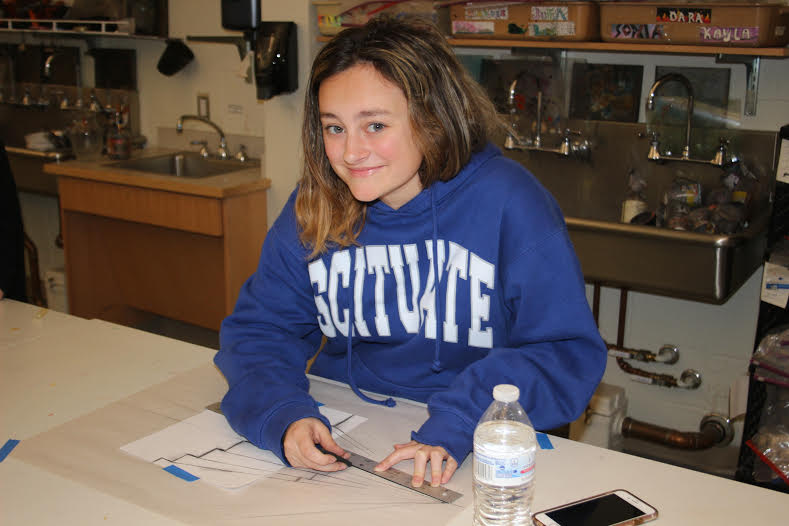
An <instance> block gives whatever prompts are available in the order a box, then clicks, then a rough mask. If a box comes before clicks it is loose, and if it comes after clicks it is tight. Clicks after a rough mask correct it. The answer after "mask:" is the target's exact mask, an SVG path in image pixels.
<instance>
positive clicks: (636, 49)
mask: <svg viewBox="0 0 789 526" xmlns="http://www.w3.org/2000/svg"><path fill="white" fill-rule="evenodd" d="M331 38H332V37H330V36H326V35H321V36H319V37H318V42H328V41H329V40H331ZM447 41H448V42H449V43H450V45H452V46H454V47H498V48H502V47H505V48H506V47H509V48H532V49H568V50H573V51H609V52H612V53H617V52H623V51H624V52H631V53H669V54H671V53H675V54H680V55H744V56H751V57H773V58H787V57H789V47H731V46H694V45H681V44H677V45H665V44H628V43H620V42H574V41H570V40H505V39H492V38H452V37H448V38H447Z"/></svg>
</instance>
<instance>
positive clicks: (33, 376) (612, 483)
mask: <svg viewBox="0 0 789 526" xmlns="http://www.w3.org/2000/svg"><path fill="white" fill-rule="evenodd" d="M44 312H45V314H44V315H43V316H41V314H42V313H44ZM212 357H213V351H211V350H209V349H204V348H201V347H197V346H194V345H190V344H186V343H183V342H179V341H175V340H170V339H167V338H163V337H159V336H155V335H151V334H147V333H143V332H140V331H136V330H133V329H129V328H126V327H120V326H117V325H113V324H109V323H106V322H101V321H97V320H82V319H79V318H74V317H71V316H67V315H63V314H58V313H56V312H51V311H41V310H40V309H38V308H37V307H32V306H30V305H26V304H21V303H17V302H13V301H8V300H5V301H0V395H2V396H0V442H3V443H4V442H5V440H6V439H8V438H15V439H19V440H21V442H20V444H19V446H17V448H16V449H15V450H14V451H13V452H12V453H11V454H10V455H9V457H8V458H6V459H5V461H3V462H2V463H0V510H2V512H1V513H0V523H2V524H53V523H57V524H75V525H77V524H79V525H86V524H87V525H90V524H129V525H132V524H135V525H136V524H153V525H159V524H162V525H173V524H220V523H228V524H264V523H265V524H315V523H319V524H321V526H326V525H332V524H342V525H346V524H362V523H369V522H372V521H374V522H375V523H376V524H380V525H385V524H404V523H413V524H423V523H431V524H452V525H468V524H470V523H471V514H472V510H471V483H470V481H471V477H470V462H469V461H468V460H467V462H466V463H464V465H463V466H462V467H461V469H460V470H459V471H458V473H457V474H456V475H455V477H453V480H452V481H451V482H450V484H449V486H450V487H451V488H452V489H455V490H457V491H460V492H461V493H463V494H464V497H463V498H462V499H461V500H459V501H458V502H457V505H456V506H454V505H445V504H440V503H437V502H436V501H433V500H432V499H429V498H427V497H423V496H421V495H418V494H416V493H413V492H411V491H408V490H404V489H398V488H390V487H385V486H379V485H376V482H377V481H379V480H380V479H377V478H376V481H375V482H371V483H370V484H369V487H365V488H363V489H362V490H359V489H355V490H354V489H350V490H349V489H348V488H343V487H342V485H340V484H324V485H323V486H317V485H316V484H307V483H302V484H300V485H295V484H291V485H288V484H283V483H281V482H277V481H271V482H266V481H264V482H261V483H258V484H255V485H253V486H250V487H248V488H246V489H244V490H239V491H236V492H226V491H222V490H219V489H217V488H215V487H212V486H208V485H207V484H202V483H201V482H202V481H198V482H195V483H186V482H184V481H182V480H180V479H177V478H175V477H172V476H169V475H167V474H164V473H163V472H162V470H161V469H160V468H158V467H156V466H153V465H152V464H148V463H145V462H143V461H140V460H139V459H136V458H134V457H131V456H129V455H126V454H124V453H123V452H121V451H120V450H119V449H118V448H119V447H120V446H121V445H124V444H125V443H128V442H131V441H133V440H136V439H137V438H140V437H143V436H146V435H148V434H150V433H151V432H154V431H156V430H158V429H161V428H164V427H166V426H167V425H169V423H171V422H174V421H178V420H181V419H184V418H186V417H188V416H191V415H192V414H195V413H197V412H199V411H200V410H202V408H204V407H205V406H206V405H207V404H209V403H211V402H215V401H217V400H218V399H219V397H221V395H222V393H223V392H224V390H225V389H226V384H225V383H224V379H223V378H222V377H221V375H220V374H219V372H218V371H217V370H216V369H215V368H214V367H213V365H212V364H211V363H210V362H211V358H212ZM312 389H313V394H314V395H315V396H316V397H317V398H318V399H319V400H321V401H323V402H325V403H326V404H327V405H331V406H336V407H338V408H341V409H345V410H347V411H349V412H353V413H354V414H359V415H362V416H365V417H367V418H368V419H369V420H368V422H367V423H366V424H365V425H364V426H359V428H357V430H355V431H354V433H356V435H355V437H356V438H357V439H359V440H360V441H362V442H364V443H365V444H366V445H367V446H370V448H371V454H370V455H368V456H373V457H375V456H380V455H383V454H385V452H386V451H388V448H389V447H390V444H391V443H394V442H397V441H402V440H404V439H405V438H407V436H408V433H409V432H410V430H411V429H412V428H413V427H414V426H416V425H418V423H419V421H420V420H421V419H423V418H424V415H425V409H424V407H423V406H421V405H419V404H411V403H408V402H405V401H401V402H400V403H398V406H397V407H396V408H394V409H383V408H380V407H377V406H372V405H370V404H365V403H364V402H361V401H360V400H358V399H357V398H356V397H355V396H354V395H353V394H352V393H351V392H350V390H348V389H347V388H345V387H344V386H338V385H336V384H333V383H330V382H322V381H319V380H316V381H313V387H312ZM551 440H552V442H553V444H554V446H555V449H552V450H541V451H539V452H538V457H537V491H536V495H535V502H534V507H535V509H542V508H546V507H551V506H554V505H557V504H560V503H563V502H569V501H572V500H576V499H579V498H583V497H586V496H589V495H593V494H596V493H601V492H603V491H605V490H609V489H616V488H625V489H628V490H630V491H632V492H633V493H635V494H636V495H638V496H640V497H642V498H643V499H644V500H646V501H647V502H649V503H650V504H652V505H653V506H655V507H656V508H657V509H658V510H659V513H660V518H659V519H658V521H657V522H656V524H671V525H698V524H774V525H784V524H786V523H787V517H789V495H786V494H783V493H778V492H775V491H770V490H765V489H761V488H758V487H755V486H749V485H746V484H741V483H738V482H734V481H730V480H726V479H723V478H719V477H714V476H711V475H706V474H702V473H698V472H694V471H690V470H686V469H683V468H678V467H675V466H671V465H668V464H662V463H658V462H653V461H650V460H646V459H642V458H638V457H634V456H631V455H626V454H622V453H617V452H613V451H608V450H605V449H600V448H596V447H593V446H589V445H586V444H581V443H576V442H572V441H569V440H564V439H561V438H557V437H551ZM398 467H399V468H401V469H403V470H407V469H408V466H407V465H401V466H398ZM351 471H354V472H355V471H356V470H349V473H348V474H350V472H351ZM348 474H346V475H348ZM355 476H357V477H368V476H369V475H366V474H364V473H357V474H356V475H355ZM334 482H337V480H335V481H334Z"/></svg>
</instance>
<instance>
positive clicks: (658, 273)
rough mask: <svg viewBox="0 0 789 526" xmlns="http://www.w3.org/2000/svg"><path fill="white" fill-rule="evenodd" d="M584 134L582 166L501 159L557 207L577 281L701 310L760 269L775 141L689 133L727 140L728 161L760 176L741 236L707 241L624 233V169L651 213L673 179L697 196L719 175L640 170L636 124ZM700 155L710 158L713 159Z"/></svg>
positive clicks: (660, 167) (674, 165) (673, 167)
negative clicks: (636, 179) (690, 183)
mask: <svg viewBox="0 0 789 526" xmlns="http://www.w3.org/2000/svg"><path fill="white" fill-rule="evenodd" d="M585 125H586V126H587V128H586V129H585V130H584V133H585V135H586V136H590V137H592V138H593V139H594V143H593V151H592V161H591V163H586V162H581V161H578V160H573V159H567V158H563V157H559V156H557V155H555V154H550V153H543V152H532V153H524V152H515V151H506V152H505V155H507V156H508V157H511V158H513V159H514V160H516V161H518V162H520V163H521V164H523V165H524V166H525V167H526V168H527V169H529V170H530V171H531V172H532V173H533V174H534V175H535V176H536V177H537V178H538V179H539V180H540V181H541V182H542V184H543V185H544V186H545V187H546V188H547V189H548V190H549V191H550V192H551V193H552V194H553V196H554V197H555V198H556V200H557V201H558V202H559V205H560V207H561V208H562V211H563V212H564V215H565V218H566V221H567V227H568V230H569V232H570V237H571V239H572V241H573V245H574V247H575V250H576V253H577V254H578V259H579V261H580V263H581V268H582V271H583V273H584V278H585V280H586V281H587V282H588V283H600V284H602V285H607V286H614V287H620V288H627V289H631V290H634V291H641V292H647V293H652V294H660V295H665V296H670V297H677V298H683V299H690V300H695V301H702V302H705V303H714V304H721V303H724V302H725V301H726V300H727V299H728V298H729V297H731V295H732V294H734V292H736V291H737V289H739V287H740V286H741V285H742V284H743V283H744V282H745V281H746V280H747V279H748V278H749V277H750V276H751V275H752V274H753V272H754V271H755V270H756V269H757V268H759V267H760V266H761V264H762V263H763V260H764V255H765V248H766V245H767V234H766V232H767V226H768V224H769V217H770V212H771V198H770V197H771V195H772V191H773V182H774V180H775V166H776V162H777V152H778V140H777V134H776V133H773V132H762V131H747V130H721V129H714V130H713V129H706V130H696V131H694V133H695V134H696V135H695V136H697V137H701V138H703V134H705V133H706V134H714V137H713V138H714V139H715V141H717V140H718V136H719V135H726V136H727V138H729V139H731V145H732V147H733V150H732V152H733V153H737V154H738V156H739V157H740V158H741V159H743V160H745V161H747V162H748V166H749V167H751V168H752V169H755V170H756V171H757V172H758V173H761V174H762V178H761V182H762V183H763V184H762V187H761V192H760V194H759V195H757V196H755V197H754V206H753V214H752V216H751V218H750V221H749V224H748V226H747V228H746V229H745V230H744V231H742V232H739V233H737V234H731V235H722V234H721V235H712V234H701V233H694V232H684V231H676V230H669V229H666V228H657V227H654V226H640V225H631V224H623V223H620V222H619V215H620V210H621V203H622V198H623V197H624V195H625V190H626V181H627V174H628V171H629V169H630V168H635V169H636V170H638V171H639V172H640V173H641V174H642V175H644V176H645V177H646V179H647V184H648V188H647V201H648V202H649V203H650V207H651V208H653V209H654V207H656V206H657V203H658V202H659V201H660V199H661V197H662V194H663V192H665V190H666V189H667V188H668V187H669V186H670V184H671V182H672V181H673V179H674V177H676V176H677V175H680V172H681V173H682V175H685V176H691V177H693V178H694V179H696V180H698V181H699V182H701V183H702V186H703V187H704V188H712V187H714V186H716V185H718V184H719V181H720V176H721V174H722V173H723V172H722V170H721V169H720V168H718V167H715V166H706V165H700V164H694V163H683V162H666V163H663V164H659V163H655V162H652V161H648V160H647V159H646V155H647V151H648V149H649V144H648V140H646V139H643V138H639V136H638V134H639V133H643V132H644V131H645V127H644V125H643V124H633V125H631V124H623V123H603V122H593V123H585ZM581 126H583V124H582V125H581ZM557 140H558V138H557ZM502 141H503V139H502ZM499 144H502V143H501V142H500V143H499ZM701 153H702V154H703V155H709V156H710V158H711V157H712V153H713V152H712V151H710V152H701Z"/></svg>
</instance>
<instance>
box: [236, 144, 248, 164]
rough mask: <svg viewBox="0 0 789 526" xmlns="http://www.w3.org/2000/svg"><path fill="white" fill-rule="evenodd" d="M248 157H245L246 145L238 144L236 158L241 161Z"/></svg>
mask: <svg viewBox="0 0 789 526" xmlns="http://www.w3.org/2000/svg"><path fill="white" fill-rule="evenodd" d="M248 159H249V157H247V147H246V146H244V145H243V144H241V145H239V147H238V153H236V160H238V161H241V162H242V163H244V162H246V161H247V160H248Z"/></svg>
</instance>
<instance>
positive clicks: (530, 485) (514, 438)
mask: <svg viewBox="0 0 789 526" xmlns="http://www.w3.org/2000/svg"><path fill="white" fill-rule="evenodd" d="M519 396H520V391H519V390H518V388H517V387H515V386H514V385H509V384H501V385H497V386H496V387H495V388H494V389H493V403H492V404H490V406H489V407H488V409H487V410H486V411H485V413H484V414H483V415H482V418H480V420H479V423H478V424H477V428H476V430H475V431H474V473H473V475H474V525H475V526H477V525H484V526H492V525H505V524H506V525H508V526H517V525H529V524H531V503H532V498H533V496H534V467H535V457H536V453H537V435H536V434H535V432H534V427H533V426H532V425H531V421H530V420H529V417H528V416H527V415H526V412H525V411H524V410H523V408H522V407H521V405H520V403H518V398H519Z"/></svg>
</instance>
